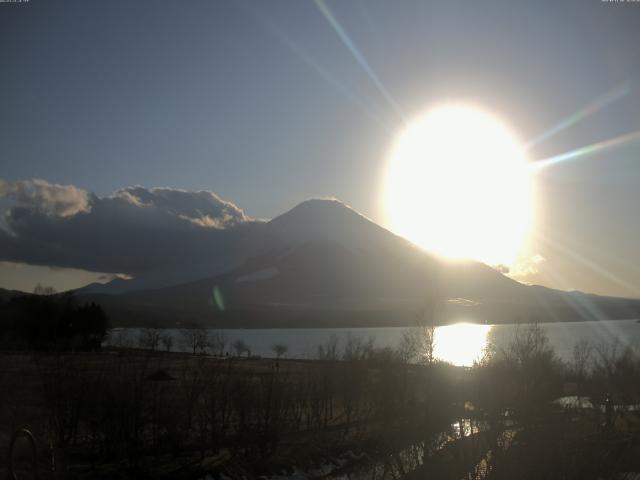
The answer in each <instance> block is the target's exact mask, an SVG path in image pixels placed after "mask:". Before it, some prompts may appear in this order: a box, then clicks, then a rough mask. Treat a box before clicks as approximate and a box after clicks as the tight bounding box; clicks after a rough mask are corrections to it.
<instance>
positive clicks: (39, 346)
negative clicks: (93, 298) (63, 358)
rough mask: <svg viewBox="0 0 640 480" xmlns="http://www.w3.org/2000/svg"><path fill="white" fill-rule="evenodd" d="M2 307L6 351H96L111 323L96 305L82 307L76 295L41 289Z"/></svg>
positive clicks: (0, 341)
mask: <svg viewBox="0 0 640 480" xmlns="http://www.w3.org/2000/svg"><path fill="white" fill-rule="evenodd" d="M37 291H38V293H42V294H33V295H21V296H16V297H13V298H11V299H10V300H8V301H7V302H5V303H4V304H0V318H1V319H2V320H0V345H1V347H2V348H4V349H10V350H16V349H33V350H58V351H70V350H75V351H96V350H99V349H100V346H101V344H102V341H103V340H104V339H105V337H106V334H107V331H108V328H109V320H108V318H107V316H106V315H105V313H104V311H103V310H102V308H101V307H100V306H99V305H97V304H95V303H87V304H84V305H78V303H77V301H76V299H75V297H74V295H73V294H72V293H63V294H55V292H53V291H47V290H45V289H37Z"/></svg>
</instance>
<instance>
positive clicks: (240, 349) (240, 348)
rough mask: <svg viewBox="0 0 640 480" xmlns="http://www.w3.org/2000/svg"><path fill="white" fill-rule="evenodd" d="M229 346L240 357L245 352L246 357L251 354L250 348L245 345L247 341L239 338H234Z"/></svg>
mask: <svg viewBox="0 0 640 480" xmlns="http://www.w3.org/2000/svg"><path fill="white" fill-rule="evenodd" d="M231 346H232V347H233V350H234V351H235V352H236V355H237V356H239V357H240V356H242V354H243V353H245V352H246V353H247V357H249V356H251V349H250V348H249V345H247V343H246V342H245V341H244V340H242V339H241V338H239V339H237V340H235V341H234V342H233V344H232V345H231Z"/></svg>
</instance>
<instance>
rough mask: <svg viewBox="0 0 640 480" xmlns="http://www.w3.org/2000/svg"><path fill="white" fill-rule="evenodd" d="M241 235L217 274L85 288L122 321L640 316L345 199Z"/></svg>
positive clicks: (308, 206)
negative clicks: (390, 223)
mask: <svg viewBox="0 0 640 480" xmlns="http://www.w3.org/2000/svg"><path fill="white" fill-rule="evenodd" d="M234 238H235V243H233V242H232V243H229V244H228V245H227V247H228V248H221V249H218V250H217V251H215V252H213V257H214V258H212V259H206V262H205V267H206V265H208V264H211V263H217V264H224V263H225V261H227V266H228V268H227V269H226V270H225V271H223V272H219V273H218V274H215V275H209V276H207V277H205V278H201V279H199V280H194V281H190V282H186V283H180V284H177V285H171V286H167V287H165V288H155V289H145V290H138V291H134V292H128V293H123V294H120V295H108V296H107V295H96V294H95V293H93V294H87V293H85V294H84V296H85V297H88V298H89V297H91V298H92V299H95V300H97V301H99V302H100V303H102V304H103V305H105V307H106V308H107V310H108V311H109V312H110V313H111V314H112V316H114V317H115V318H114V320H115V321H116V323H122V322H124V321H126V322H132V321H133V322H134V323H140V322H142V321H143V322H149V321H152V322H158V323H162V324H175V323H176V322H178V323H207V324H211V325H224V326H229V327H233V326H236V327H243V326H251V327H257V326H262V327H271V326H298V327H302V326H328V325H331V326H355V325H408V324H412V323H414V322H415V321H416V318H417V315H418V312H420V311H421V310H422V309H424V308H426V309H427V310H428V311H432V310H434V309H436V310H437V311H438V316H437V318H438V321H444V322H447V321H460V320H466V321H479V322H489V323H497V322H512V321H517V320H540V321H547V320H548V321H557V320H580V319H589V320H590V319H599V318H611V317H613V318H621V317H626V318H628V317H632V316H634V315H639V314H640V313H639V312H640V301H636V300H624V299H611V298H607V297H597V296H593V295H585V294H578V293H568V292H559V291H556V290H552V289H546V288H544V287H530V286H525V285H522V284H519V283H518V282H515V281H513V280H511V279H509V278H507V277H505V276H504V275H502V274H501V273H499V272H497V271H495V270H494V269H492V268H490V267H488V266H486V265H484V264H481V263H478V262H450V261H444V260H442V259H440V258H438V257H435V256H433V255H430V254H428V253H427V252H425V251H423V250H421V249H419V248H418V247H416V246H415V245H413V244H411V243H410V242H408V241H407V240H405V239H403V238H401V237H398V236H396V235H394V234H392V233H391V232H389V231H387V230H385V229H384V228H382V227H380V226H379V225H377V224H375V223H374V222H371V221H370V220H368V219H367V218H365V217H363V216H362V215H360V214H359V213H357V212H356V211H354V210H352V209H351V208H349V207H347V206H345V205H344V204H342V203H340V202H338V201H335V200H310V201H307V202H304V203H302V204H300V205H298V206H297V207H295V208H294V209H292V210H290V211H289V212H287V213H285V214H283V215H281V216H279V217H277V218H275V219H273V220H271V221H270V222H266V223H264V222H262V223H256V224H254V225H252V226H251V227H250V228H246V229H245V230H244V231H243V235H242V236H238V237H234ZM230 252H232V255H233V258H231V259H229V258H228V256H229V255H231V253H230ZM205 270H206V268H205V269H202V271H205ZM436 306H437V308H436ZM136 319H138V320H136Z"/></svg>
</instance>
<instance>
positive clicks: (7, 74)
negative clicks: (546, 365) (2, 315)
mask: <svg viewBox="0 0 640 480" xmlns="http://www.w3.org/2000/svg"><path fill="white" fill-rule="evenodd" d="M638 25H640V3H638V2H604V1H601V0H581V1H562V2H558V1H542V0H541V1H536V2H524V1H522V2H519V1H513V0H509V1H488V0H479V1H473V2H471V1H459V2H458V1H450V2H441V1H438V2H436V1H425V0H422V1H409V0H401V1H394V2H391V1H388V0H385V1H373V0H371V1H364V0H341V1H329V0H324V1H323V0H318V1H315V2H314V1H302V0H289V1H287V0H278V1H275V0H269V1H253V2H252V1H246V0H244V1H243V0H239V1H223V0H220V1H215V2H213V1H212V2H205V1H180V2H175V1H173V2H169V1H143V0H138V1H136V2H130V1H117V0H113V1H97V0H95V1H94V0H82V1H56V2H51V1H48V2H45V1H43V0H30V1H28V2H22V3H0V65H1V66H2V70H1V74H0V140H1V141H0V179H2V183H0V197H2V198H0V209H1V210H3V211H5V215H8V216H6V217H5V218H4V220H2V221H0V227H1V228H3V232H4V233H3V234H4V235H5V237H6V239H7V241H6V242H5V244H4V245H5V246H4V247H2V245H3V243H2V242H1V241H0V248H2V249H4V251H2V250H0V287H3V288H17V289H22V290H31V289H32V288H33V286H34V285H35V284H36V283H38V282H41V283H46V284H50V285H53V286H54V287H56V288H58V289H60V290H64V289H66V288H73V287H77V286H80V285H82V284H85V283H87V282H89V281H93V280H100V281H105V280H107V279H109V278H113V275H115V274H120V273H122V274H130V273H131V271H129V272H126V271H118V272H113V271H107V269H106V268H105V265H104V262H102V263H101V262H99V261H98V260H96V259H88V258H84V259H82V260H77V259H76V260H74V259H72V258H71V257H65V258H62V257H56V256H55V255H47V254H45V253H41V254H39V253H38V252H44V248H45V247H43V245H44V243H42V242H45V243H46V241H47V238H46V237H47V233H46V232H48V230H46V229H45V228H44V227H43V225H44V224H47V225H49V226H51V225H52V224H53V223H55V222H53V220H52V219H55V218H61V219H67V220H68V219H70V218H71V217H72V216H73V215H76V214H78V213H83V212H86V211H88V207H87V205H89V204H91V205H97V204H98V203H100V205H101V207H100V208H101V209H97V210H96V211H97V212H101V213H100V215H102V216H101V217H99V219H100V221H101V222H102V223H100V225H101V228H102V229H103V230H96V232H98V231H100V232H102V234H104V235H105V238H107V237H108V235H107V234H108V232H107V230H108V229H109V228H111V229H112V230H111V233H113V229H115V228H117V226H118V225H120V223H118V222H119V221H121V218H120V219H118V220H117V221H116V220H113V221H114V222H115V223H113V226H112V227H109V226H110V225H112V224H110V223H105V222H110V221H112V219H114V218H115V216H116V215H125V214H124V213H122V212H123V211H124V210H122V208H121V205H120V204H117V202H116V200H118V201H120V202H124V203H127V202H128V203H127V205H128V206H131V205H135V202H142V201H145V202H147V201H149V202H152V203H153V204H154V205H155V206H156V207H157V208H158V209H163V208H164V209H165V213H166V211H171V212H172V213H175V212H176V211H177V212H179V213H178V215H182V217H181V218H183V219H186V220H185V221H188V223H189V225H200V224H201V223H203V222H204V223H207V222H214V223H216V225H217V223H218V222H222V223H224V224H226V223H227V222H228V221H233V222H235V221H241V219H244V218H259V219H268V218H272V217H274V216H277V215H279V214H281V213H283V212H285V211H286V210H288V209H290V208H292V207H293V206H295V205H296V204H297V203H299V202H301V201H303V200H305V199H308V198H312V197H336V198H338V199H340V200H341V201H344V202H345V203H347V204H349V205H350V206H352V207H353V208H355V209H356V210H358V211H360V212H362V213H363V214H365V215H366V216H368V217H369V218H371V219H372V220H374V221H376V222H378V223H380V224H382V225H383V226H385V225H386V224H387V219H386V218H385V217H384V213H383V208H382V206H381V185H382V183H383V174H384V171H385V165H386V163H387V161H388V155H389V151H390V148H391V145H392V143H393V141H394V138H396V137H397V135H398V133H399V131H400V130H401V129H402V128H403V125H405V124H406V122H408V121H410V120H411V119H412V118H415V117H416V116H419V115H420V114H421V113H423V112H424V111H426V110H428V109H429V108H431V107H433V106H435V105H439V104H442V103H443V102H447V101H462V102H468V103H470V104H474V105H478V106H481V107H482V108H483V109H485V110H487V111H490V112H492V113H493V114H495V115H496V116H498V117H499V118H501V119H502V120H503V121H505V122H506V123H508V125H509V126H510V128H511V129H512V130H513V131H514V132H516V134H517V136H518V137H519V138H521V139H522V140H523V142H525V143H527V142H532V146H531V147H530V148H529V150H528V152H527V154H528V157H529V158H530V159H531V160H532V161H539V160H543V159H548V158H551V157H556V158H557V156H558V155H561V154H564V153H566V152H573V151H575V150H576V149H579V148H581V147H585V146H589V145H593V144H599V143H600V142H604V141H607V140H610V139H613V138H616V137H618V136H620V135H623V134H627V133H630V132H636V131H638V130H640V48H638V45H640V28H638ZM558 125H560V126H561V127H562V128H554V127H557V126H558ZM635 140H636V139H635V138H634V137H629V138H627V141H621V142H618V144H615V145H609V146H608V148H602V149H601V150H598V149H595V151H594V152H593V153H592V154H590V155H578V156H576V157H575V158H571V157H570V156H569V157H568V159H566V160H563V161H559V162H557V163H555V164H554V165H552V166H550V167H548V168H545V169H544V170H543V171H541V172H540V173H539V174H538V175H537V176H536V179H535V190H536V220H535V223H536V234H535V236H534V237H532V238H531V239H530V241H529V242H528V244H527V247H526V252H523V255H522V258H521V261H520V263H519V264H518V265H513V266H512V269H511V272H510V273H511V275H513V276H514V277H516V278H518V279H519V280H522V281H525V282H529V283H540V284H543V285H547V286H550V287H555V288H562V289H567V290H573V289H577V290H582V291H588V292H594V293H600V294H606V295H618V296H633V297H640V248H639V247H638V243H637V239H638V237H639V236H640V220H639V217H638V212H637V207H638V205H640V189H638V186H639V185H640V158H639V153H640V142H638V141H635ZM613 143H615V142H613ZM35 179H39V181H37V182H35V183H34V180H35ZM56 185H58V186H59V185H62V186H70V187H68V188H66V189H65V188H62V187H60V188H58V187H56ZM136 185H140V186H143V187H145V188H144V189H142V190H133V189H132V188H133V187H134V186H136ZM153 187H165V190H161V191H156V190H153ZM180 191H187V192H198V191H208V192H215V194H213V193H212V194H211V195H209V196H207V195H205V196H202V195H199V196H198V195H195V194H194V195H195V196H193V198H191V197H189V198H188V199H187V198H186V197H184V196H180V195H179V194H177V193H175V192H180ZM132 192H133V193H132ZM144 199H146V200H144ZM174 201H175V202H179V204H178V205H177V206H176V205H174V204H170V203H169V202H174ZM43 202H44V203H43ZM46 202H48V203H46ZM225 202H230V203H231V204H232V207H233V208H232V207H230V206H229V205H228V204H227V203H225ZM45 203H46V204H47V205H48V206H47V207H46V208H45V210H42V208H40V207H42V205H44V204H45ZM34 205H39V207H38V208H40V210H39V211H38V212H35V211H34V208H35V207H34ZM11 208H14V209H15V210H13V211H9V209H11ZM96 208H97V207H96ZM167 209H168V210H167ZM226 209H231V210H230V211H232V213H231V214H229V213H228V212H227V210H226ZM235 209H237V210H235ZM125 210H126V209H125ZM126 212H129V213H126V215H131V216H130V217H127V218H128V219H129V220H127V221H128V222H131V221H133V220H131V218H134V217H135V214H133V213H131V212H130V211H129V210H126ZM96 215H97V213H96ZM158 215H159V217H158V218H164V217H162V215H161V213H158ZM220 215H223V216H220ZM229 215H230V216H229ZM96 218H98V217H96ZM136 218H137V217H136ZM229 219H231V220H229ZM239 219H240V220H239ZM47 222H49V223H47ZM52 222H53V223H52ZM198 222H200V223H198ZM75 224H77V228H83V229H86V228H94V227H89V226H87V225H85V224H83V223H82V222H80V221H79V220H78V221H77V222H75ZM129 224H130V223H127V225H129ZM56 225H57V224H56ZM54 227H55V228H58V227H57V226H55V225H54ZM54 227H51V228H54ZM96 228H97V227H96ZM176 228H177V227H176ZM56 231H57V230H56ZM105 232H106V233H105ZM116 233H117V232H116ZM38 234H40V235H41V236H42V238H39V239H36V237H35V236H37V235H38ZM29 235H30V236H29ZM61 235H62V234H61ZM96 235H98V234H97V233H96ZM52 238H53V237H52ZM56 238H58V237H56ZM59 238H62V237H59ZM16 239H17V240H16ZM36 240H37V241H36ZM114 241H115V240H114ZM7 242H8V243H7ZM38 242H40V243H38ZM50 243H51V242H50ZM116 243H117V242H116ZM17 244H19V245H18V246H16V245H17ZM114 245H115V243H114ZM49 247H51V245H47V246H46V248H49ZM29 249H31V250H30V251H28V250H29ZM103 251H104V252H109V244H105V246H104V249H103ZM112 253H113V252H112ZM116 253H117V252H116ZM116 253H113V255H116ZM27 263H29V264H30V265H28V264H27ZM34 265H38V266H34ZM90 272H92V273H90Z"/></svg>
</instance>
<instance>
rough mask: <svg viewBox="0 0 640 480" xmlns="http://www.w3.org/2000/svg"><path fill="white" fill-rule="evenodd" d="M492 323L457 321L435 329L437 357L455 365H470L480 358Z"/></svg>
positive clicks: (435, 351)
mask: <svg viewBox="0 0 640 480" xmlns="http://www.w3.org/2000/svg"><path fill="white" fill-rule="evenodd" d="M491 328H492V325H481V324H475V323H456V324H454V325H446V326H443V327H437V328H436V330H435V348H434V353H435V357H436V358H437V359H438V360H442V361H445V362H448V363H451V364H453V365H458V366H465V367H470V366H472V365H473V362H474V361H476V360H480V359H481V358H482V355H483V354H484V349H485V347H486V345H487V337H488V336H489V332H490V331H491Z"/></svg>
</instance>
